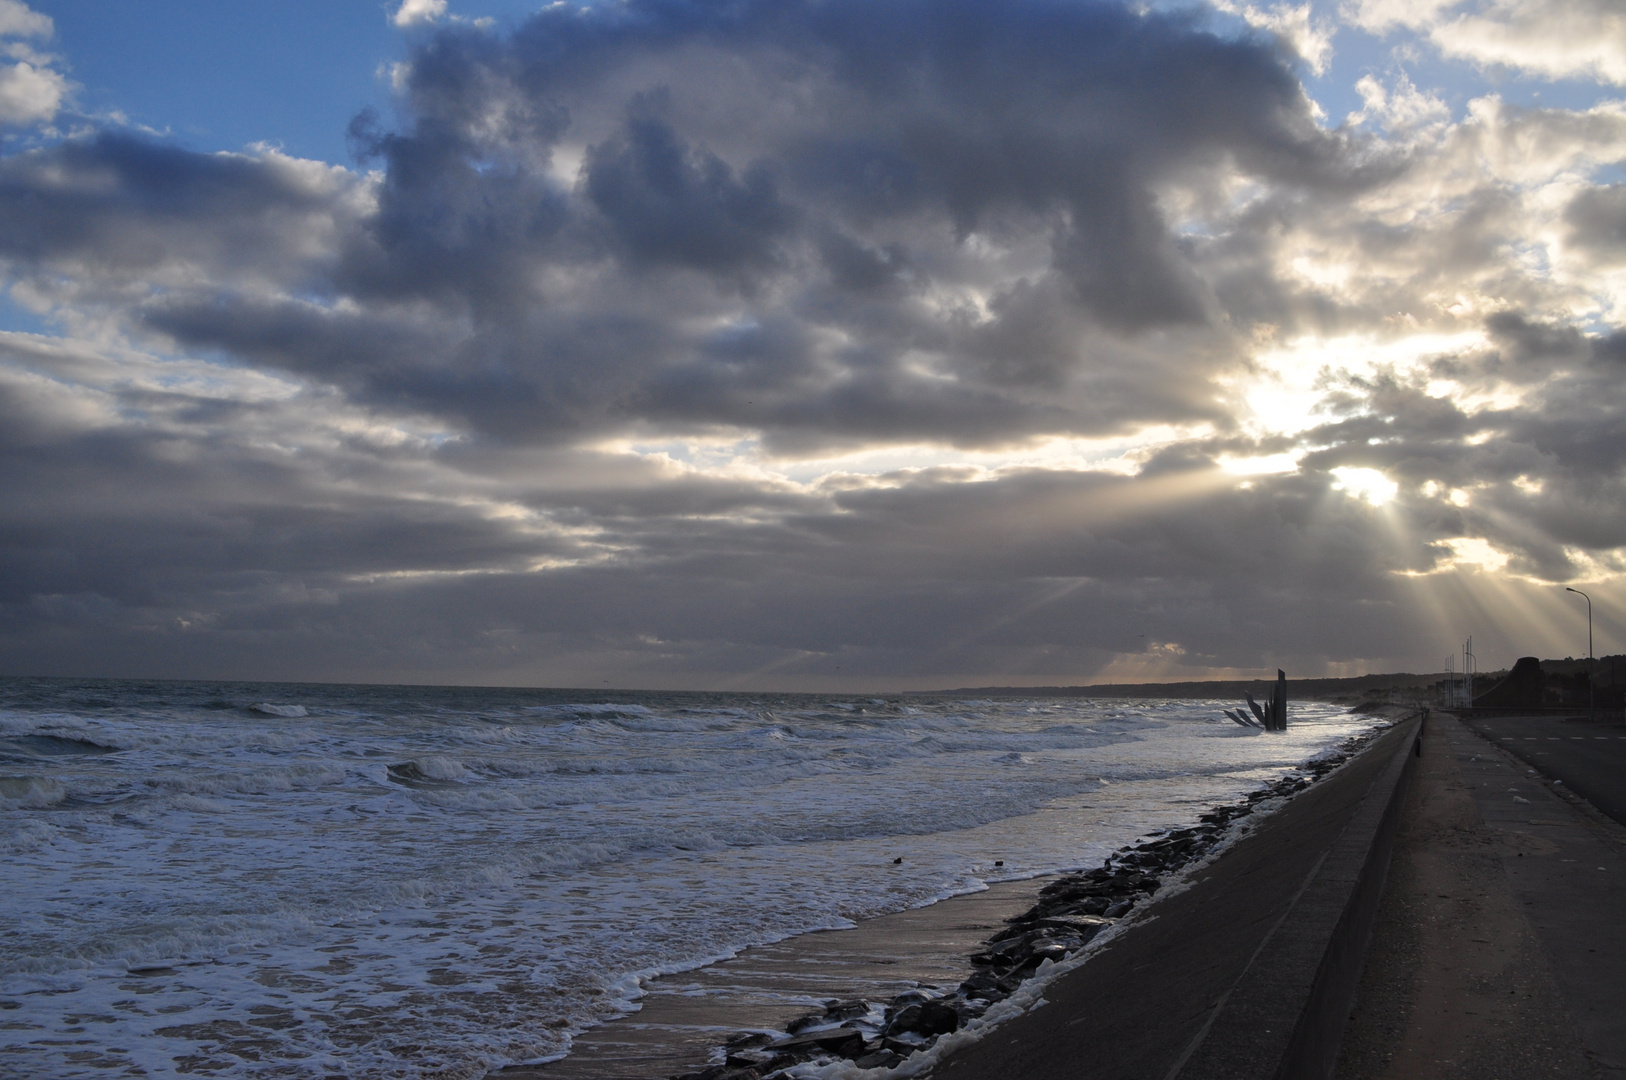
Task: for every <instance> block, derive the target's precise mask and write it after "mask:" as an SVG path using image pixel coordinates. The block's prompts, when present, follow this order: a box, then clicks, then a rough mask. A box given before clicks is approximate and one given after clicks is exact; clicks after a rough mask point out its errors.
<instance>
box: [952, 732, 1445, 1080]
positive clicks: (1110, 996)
mask: <svg viewBox="0 0 1626 1080" xmlns="http://www.w3.org/2000/svg"><path fill="white" fill-rule="evenodd" d="M1419 725H1420V722H1419V720H1418V719H1417V718H1416V717H1415V716H1414V717H1409V718H1407V719H1405V720H1403V721H1402V722H1401V723H1399V724H1397V725H1396V726H1395V727H1394V728H1392V729H1391V730H1389V731H1388V732H1386V733H1385V734H1384V735H1383V736H1382V737H1381V738H1380V739H1378V740H1377V741H1376V742H1375V743H1374V744H1373V745H1372V746H1371V747H1370V748H1369V749H1368V750H1367V751H1366V752H1365V753H1363V754H1361V755H1360V756H1359V757H1357V758H1356V759H1355V760H1353V761H1351V762H1349V763H1348V764H1347V765H1345V766H1344V767H1343V768H1341V769H1339V770H1337V771H1336V772H1335V773H1333V774H1332V775H1330V776H1328V777H1327V778H1326V779H1325V780H1323V781H1322V782H1320V783H1318V784H1316V785H1315V786H1314V787H1312V788H1310V789H1309V790H1307V791H1305V792H1304V793H1303V794H1301V795H1299V796H1297V797H1295V798H1294V799H1292V800H1291V801H1290V802H1289V803H1288V805H1287V806H1286V807H1284V808H1283V809H1282V810H1281V811H1279V812H1278V813H1276V814H1274V815H1272V816H1270V817H1269V818H1266V819H1264V820H1263V821H1261V822H1260V823H1259V824H1258V825H1257V826H1256V827H1255V828H1254V830H1253V831H1252V832H1251V833H1250V834H1249V835H1248V836H1246V837H1244V838H1243V839H1241V840H1239V841H1238V842H1237V843H1236V844H1235V845H1234V846H1233V847H1232V848H1231V849H1230V850H1228V851H1227V852H1225V854H1224V855H1222V856H1221V857H1220V858H1218V859H1216V860H1215V861H1214V862H1213V863H1212V864H1211V865H1210V866H1208V867H1207V868H1205V869H1204V870H1203V871H1201V872H1199V873H1198V874H1196V875H1195V876H1194V877H1193V879H1192V881H1191V883H1190V885H1189V887H1188V888H1187V889H1185V890H1184V891H1182V892H1180V893H1177V894H1175V895H1171V896H1168V897H1165V898H1163V899H1161V900H1159V901H1158V903H1157V904H1156V905H1155V906H1154V907H1153V908H1151V909H1150V910H1149V912H1148V914H1149V915H1151V916H1153V917H1151V918H1147V919H1146V920H1145V921H1143V922H1141V923H1140V924H1139V925H1137V926H1135V927H1133V928H1132V929H1130V930H1129V931H1128V932H1126V933H1124V934H1123V935H1122V936H1121V937H1119V938H1118V939H1117V940H1116V941H1114V942H1113V943H1112V944H1111V945H1110V946H1108V947H1107V948H1104V949H1102V950H1101V952H1100V954H1099V955H1097V956H1096V957H1094V958H1092V959H1091V960H1090V962H1089V963H1087V964H1085V965H1084V966H1083V967H1082V968H1080V969H1079V970H1077V971H1076V972H1073V973H1072V974H1070V975H1068V976H1066V977H1065V978H1063V979H1061V980H1060V981H1058V982H1057V983H1055V984H1054V985H1053V986H1052V987H1051V988H1050V989H1049V990H1047V991H1046V997H1047V999H1048V1004H1047V1005H1046V1006H1044V1007H1042V1008H1039V1009H1037V1010H1036V1011H1034V1012H1030V1013H1028V1014H1026V1015H1024V1016H1022V1017H1019V1018H1018V1019H1016V1020H1013V1021H1011V1022H1009V1023H1007V1024H1004V1025H1002V1026H1001V1027H999V1028H997V1029H996V1030H995V1031H993V1032H992V1033H990V1035H989V1036H988V1037H987V1038H986V1039H984V1040H983V1041H982V1042H980V1043H977V1044H975V1045H973V1046H971V1047H968V1048H967V1049H966V1050H964V1051H963V1052H961V1053H958V1054H956V1055H954V1056H953V1057H951V1058H949V1059H948V1060H946V1061H945V1062H943V1064H942V1065H941V1066H940V1067H939V1068H938V1069H937V1070H936V1071H935V1072H934V1074H933V1075H934V1076H937V1077H942V1078H945V1080H947V1078H952V1080H1005V1078H1009V1077H1013V1076H1020V1077H1024V1078H1028V1080H1064V1078H1065V1080H1072V1078H1075V1077H1079V1076H1088V1077H1091V1078H1092V1080H1116V1078H1122V1080H1147V1078H1154V1080H1155V1078H1166V1080H1177V1078H1178V1080H1222V1078H1230V1077H1236V1078H1241V1077H1247V1078H1251V1080H1259V1078H1269V1077H1279V1078H1284V1080H1289V1078H1290V1080H1298V1078H1301V1077H1325V1076H1328V1075H1330V1074H1331V1071H1332V1067H1333V1063H1334V1059H1335V1057H1336V1055H1337V1051H1338V1045H1339V1041H1340V1036H1341V1033H1342V1029H1343V1025H1344V1022H1345V1020H1346V1018H1347V1017H1348V1015H1349V1011H1350V1007H1351V1005H1352V1003H1353V1000H1354V993H1355V989H1356V985H1357V983H1358V981H1359V978H1360V969H1361V959H1362V956H1363V954H1364V951H1365V948H1366V941H1367V936H1368V934H1369V932H1370V928H1371V925H1372V919H1373V915H1374V913H1375V911H1376V910H1377V905H1378V901H1379V898H1380V897H1381V895H1382V892H1383V882H1384V875H1385V873H1386V871H1387V868H1388V862H1389V854H1390V850H1391V844H1392V839H1393V835H1394V830H1395V826H1396V822H1397V819H1398V813H1399V806H1400V803H1401V797H1402V795H1403V792H1404V790H1405V785H1406V783H1407V781H1408V779H1409V777H1410V774H1411V765H1412V762H1413V760H1414V756H1413V755H1414V753H1415V751H1416V747H1417V745H1418V732H1419Z"/></svg>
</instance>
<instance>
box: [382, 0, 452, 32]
mask: <svg viewBox="0 0 1626 1080" xmlns="http://www.w3.org/2000/svg"><path fill="white" fill-rule="evenodd" d="M444 14H446V0H401V6H400V8H399V9H398V10H397V11H396V12H395V19H394V22H395V25H396V26H417V25H418V24H419V23H430V22H434V21H435V20H436V19H438V18H440V17H441V16H442V15H444Z"/></svg>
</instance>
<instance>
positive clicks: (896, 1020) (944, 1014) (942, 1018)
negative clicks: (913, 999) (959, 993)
mask: <svg viewBox="0 0 1626 1080" xmlns="http://www.w3.org/2000/svg"><path fill="white" fill-rule="evenodd" d="M959 1027H960V1014H959V1013H957V1012H955V1011H954V1007H953V1006H952V1005H947V1004H944V1003H943V1002H941V1001H928V1002H926V1003H925V1004H923V1005H910V1006H909V1007H908V1008H906V1009H904V1010H902V1011H901V1012H899V1013H898V1015H897V1016H895V1017H893V1018H892V1022H891V1023H889V1024H887V1026H886V1034H888V1035H897V1034H899V1033H901V1032H914V1033H915V1034H917V1035H947V1034H948V1033H949V1032H951V1031H958V1030H959Z"/></svg>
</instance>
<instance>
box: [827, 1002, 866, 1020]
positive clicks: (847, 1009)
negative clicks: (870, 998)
mask: <svg viewBox="0 0 1626 1080" xmlns="http://www.w3.org/2000/svg"><path fill="white" fill-rule="evenodd" d="M868 1012H869V1002H867V1001H864V1000H862V999H855V1000H853V1001H826V1002H825V1003H824V1015H825V1016H826V1017H828V1018H829V1019H831V1020H851V1019H853V1018H854V1017H856V1016H863V1015H864V1014H866V1013H868Z"/></svg>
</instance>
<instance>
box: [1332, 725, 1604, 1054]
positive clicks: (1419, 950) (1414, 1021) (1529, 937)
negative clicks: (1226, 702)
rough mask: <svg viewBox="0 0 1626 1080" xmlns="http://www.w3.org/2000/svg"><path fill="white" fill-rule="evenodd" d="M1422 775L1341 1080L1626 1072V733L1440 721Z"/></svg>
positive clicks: (1376, 931) (1397, 852) (1428, 742)
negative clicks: (1625, 822)
mask: <svg viewBox="0 0 1626 1080" xmlns="http://www.w3.org/2000/svg"><path fill="white" fill-rule="evenodd" d="M1515 755H1516V756H1515ZM1418 766H1419V768H1418V772H1417V775H1416V777H1415V782H1414V783H1413V784H1412V786H1411V788H1410V790H1409V791H1408V794H1407V797H1406V802H1405V804H1404V808H1403V812H1402V815H1401V820H1400V827H1399V830H1398V832H1397V834H1396V837H1395V849H1394V856H1393V861H1392V863H1391V868H1390V872H1389V878H1388V886H1387V888H1386V890H1385V893H1384V897H1383V901H1382V903H1381V905H1380V907H1379V910H1378V916H1377V920H1376V923H1375V925H1374V928H1373V933H1372V940H1371V945H1370V947H1369V950H1368V952H1367V957H1366V964H1365V968H1364V970H1363V974H1362V980H1361V984H1360V987H1359V989H1358V991H1357V1000H1356V1006H1355V1009H1354V1012H1353V1014H1352V1016H1351V1017H1350V1021H1349V1024H1348V1026H1347V1028H1346V1030H1345V1033H1344V1040H1343V1046H1342V1049H1341V1052H1340V1056H1339V1062H1338V1071H1337V1076H1338V1078H1339V1080H1410V1078H1424V1077H1427V1078H1440V1080H1455V1078H1462V1080H1492V1078H1505V1080H1520V1078H1527V1077H1528V1078H1538V1077H1626V827H1623V826H1622V824H1621V822H1620V821H1618V820H1614V819H1612V818H1611V817H1610V816H1608V815H1606V814H1604V813H1600V812H1599V810H1598V809H1595V806H1596V807H1603V808H1606V809H1608V810H1610V812H1611V813H1612V814H1614V815H1615V817H1616V818H1620V817H1622V816H1623V815H1626V730H1622V729H1621V728H1620V727H1619V726H1618V725H1605V724H1591V723H1587V722H1585V721H1575V720H1569V721H1566V720H1563V719H1559V718H1553V717H1499V718H1496V719H1491V720H1475V721H1472V722H1471V723H1468V724H1465V723H1463V722H1460V721H1458V720H1456V719H1454V718H1452V717H1450V716H1449V715H1442V714H1438V713H1436V714H1435V715H1434V716H1433V718H1432V719H1431V720H1430V722H1429V724H1428V725H1427V727H1426V729H1425V734H1424V737H1423V755H1422V757H1421V758H1420V759H1419V761H1418ZM1571 788H1573V789H1574V790H1575V791H1576V792H1578V793H1582V794H1584V795H1585V796H1586V799H1585V800H1583V799H1581V798H1578V797H1576V795H1574V794H1570V792H1569V790H1568V789H1571Z"/></svg>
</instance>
